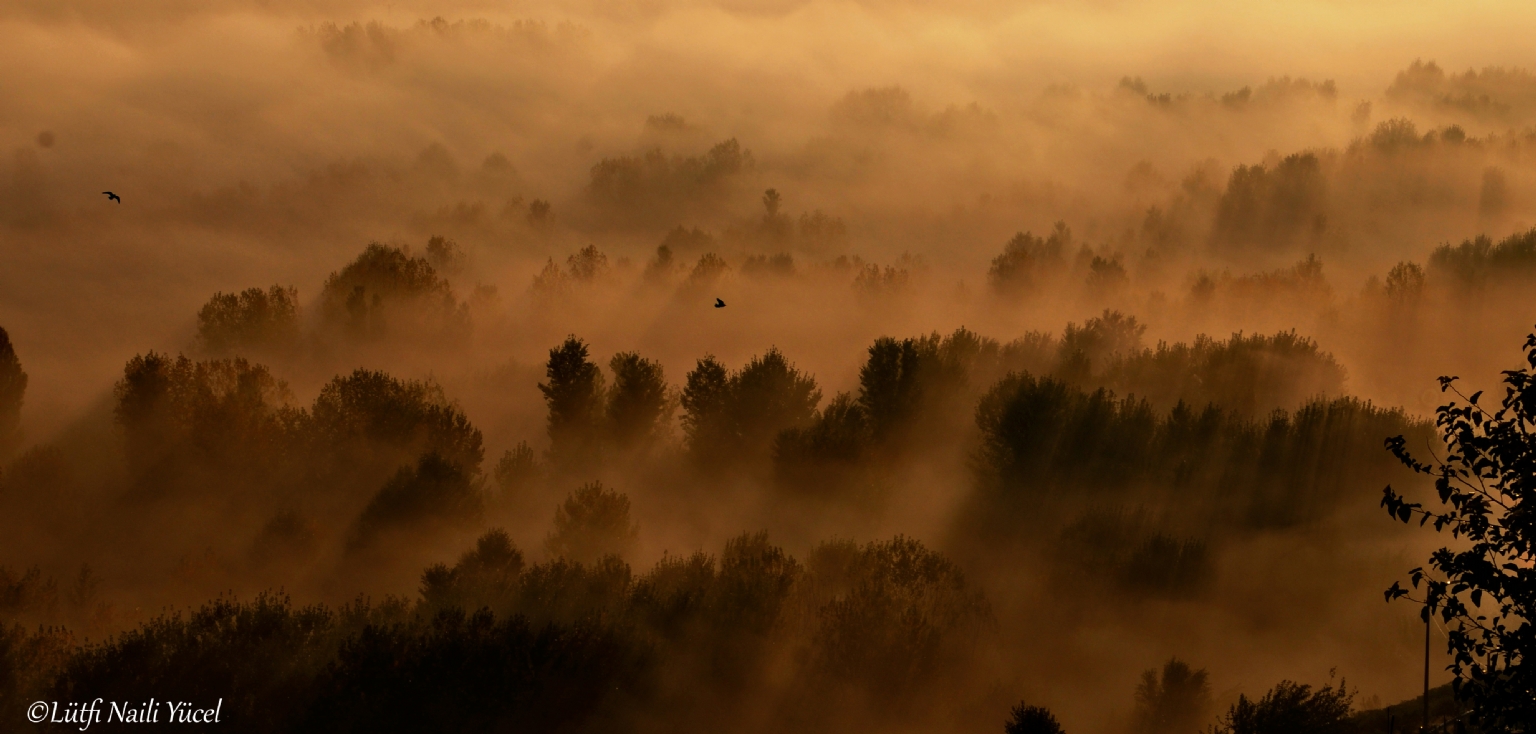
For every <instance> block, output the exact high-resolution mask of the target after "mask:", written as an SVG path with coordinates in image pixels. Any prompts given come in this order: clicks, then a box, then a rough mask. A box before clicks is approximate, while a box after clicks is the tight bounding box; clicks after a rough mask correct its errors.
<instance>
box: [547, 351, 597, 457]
mask: <svg viewBox="0 0 1536 734" xmlns="http://www.w3.org/2000/svg"><path fill="white" fill-rule="evenodd" d="M544 374H545V376H546V377H547V378H548V380H549V381H548V382H542V383H539V392H542V393H544V402H545V403H546V404H547V405H548V406H549V419H548V428H547V430H548V432H549V446H550V447H549V453H550V457H551V458H552V459H554V461H555V462H556V463H557V464H559V465H561V466H562V467H566V468H572V467H577V466H581V465H583V464H584V463H587V462H590V461H592V460H594V459H595V458H596V457H597V451H598V441H599V439H600V438H601V434H602V429H601V427H602V419H603V373H602V372H601V371H600V370H599V369H598V367H597V365H596V364H595V363H593V362H592V361H591V360H590V359H588V358H587V344H586V342H583V341H582V340H580V339H577V338H576V337H575V336H569V337H567V338H566V340H565V341H564V342H563V343H561V344H560V346H558V347H555V348H554V349H551V350H549V362H548V363H547V365H546V366H545V370H544Z"/></svg>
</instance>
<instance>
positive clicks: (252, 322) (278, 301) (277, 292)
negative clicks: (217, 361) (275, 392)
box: [197, 285, 299, 355]
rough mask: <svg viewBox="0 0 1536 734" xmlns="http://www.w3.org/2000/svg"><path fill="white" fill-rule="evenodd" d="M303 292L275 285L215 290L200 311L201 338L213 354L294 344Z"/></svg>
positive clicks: (198, 323) (296, 336)
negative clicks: (233, 290)
mask: <svg viewBox="0 0 1536 734" xmlns="http://www.w3.org/2000/svg"><path fill="white" fill-rule="evenodd" d="M298 300H299V291H298V289H297V288H293V287H288V288H284V287H281V286H275V285H274V286H272V287H271V288H268V289H267V290H265V291H264V290H262V289H260V288H247V289H246V290H243V291H241V292H239V293H215V294H213V297H212V298H210V299H208V303H206V304H204V305H203V307H202V309H201V310H199V311H198V312H197V340H198V343H199V344H200V345H201V346H202V348H203V349H204V350H205V351H207V352H208V353H209V354H214V355H224V354H228V353H232V352H239V351H242V350H250V349H274V348H282V347H286V346H290V345H292V344H293V343H294V342H295V340H297V339H298V335H299V304H298Z"/></svg>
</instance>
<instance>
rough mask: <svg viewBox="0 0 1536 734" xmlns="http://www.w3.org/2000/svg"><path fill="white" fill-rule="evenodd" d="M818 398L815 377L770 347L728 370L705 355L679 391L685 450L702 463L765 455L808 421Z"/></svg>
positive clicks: (728, 462)
mask: <svg viewBox="0 0 1536 734" xmlns="http://www.w3.org/2000/svg"><path fill="white" fill-rule="evenodd" d="M819 402H821V390H820V389H819V388H817V387H816V380H815V378H812V377H811V376H809V375H806V374H804V373H802V372H800V371H799V370H797V369H795V367H794V365H792V364H790V362H789V360H788V359H786V358H785V357H784V355H783V353H781V352H780V351H779V350H778V349H776V348H774V349H769V350H768V351H767V352H765V353H764V354H762V355H761V356H759V357H754V358H753V359H752V360H751V361H750V362H748V363H747V364H746V365H745V366H744V367H742V368H741V369H740V370H737V371H735V372H731V373H727V372H726V370H725V367H724V366H722V365H721V364H720V363H719V362H718V361H716V360H715V359H714V357H706V358H704V359H701V360H699V362H698V365H697V366H696V367H694V369H693V371H692V372H690V373H689V374H688V381H687V386H686V387H685V388H684V389H683V396H682V405H683V410H684V411H685V414H684V416H683V427H684V431H685V432H686V435H687V438H688V448H689V451H690V452H691V453H692V454H693V455H694V457H695V458H696V459H699V460H700V461H701V462H702V463H703V464H704V465H706V466H711V465H712V466H725V465H740V464H743V463H752V462H754V461H760V460H762V459H765V458H768V456H769V449H770V448H771V447H772V446H773V443H774V440H775V439H776V438H777V436H778V434H779V433H780V432H781V431H784V430H785V429H789V428H797V427H802V426H805V425H808V424H809V423H810V422H811V420H812V419H813V418H815V415H816V404H817V403H819Z"/></svg>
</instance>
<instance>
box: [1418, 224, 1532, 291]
mask: <svg viewBox="0 0 1536 734" xmlns="http://www.w3.org/2000/svg"><path fill="white" fill-rule="evenodd" d="M1533 274H1536V229H1532V230H1529V231H1526V232H1517V233H1515V234H1512V235H1510V236H1508V237H1506V238H1504V239H1502V240H1499V242H1498V243H1497V244H1495V243H1494V242H1493V240H1491V239H1489V238H1488V237H1486V236H1479V237H1477V238H1475V239H1470V240H1464V241H1462V243H1461V244H1459V245H1455V246H1452V245H1449V244H1446V245H1441V246H1439V247H1437V248H1435V251H1434V252H1432V253H1430V256H1429V275H1430V276H1431V277H1432V278H1438V279H1440V280H1442V281H1448V282H1449V283H1450V284H1451V285H1452V286H1454V287H1455V288H1457V289H1459V290H1462V291H1469V290H1475V289H1477V288H1481V287H1484V286H1487V285H1492V284H1498V283H1510V282H1514V283H1524V282H1529V279H1530V277H1531V276H1532V275H1533Z"/></svg>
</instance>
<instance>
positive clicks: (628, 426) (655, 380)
mask: <svg viewBox="0 0 1536 734" xmlns="http://www.w3.org/2000/svg"><path fill="white" fill-rule="evenodd" d="M608 369H609V370H611V371H612V372H613V387H612V388H611V389H610V390H609V391H608V407H607V419H608V420H607V422H608V435H609V436H610V437H611V438H612V439H613V443H614V445H615V446H616V447H618V448H620V449H630V448H637V447H642V446H644V445H646V444H648V443H649V442H650V441H651V440H652V439H654V438H655V437H656V435H657V434H658V433H659V432H660V431H662V430H663V429H664V428H665V425H666V422H667V420H668V419H669V418H671V417H672V396H671V395H669V394H668V393H667V378H666V373H665V372H664V371H663V370H662V368H661V363H660V362H656V361H653V360H649V359H645V358H642V357H641V356H640V355H638V354H636V353H634V352H620V353H619V354H615V355H613V359H611V360H609V361H608Z"/></svg>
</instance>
